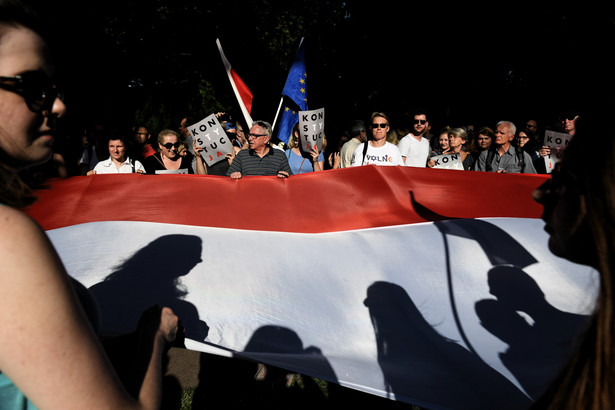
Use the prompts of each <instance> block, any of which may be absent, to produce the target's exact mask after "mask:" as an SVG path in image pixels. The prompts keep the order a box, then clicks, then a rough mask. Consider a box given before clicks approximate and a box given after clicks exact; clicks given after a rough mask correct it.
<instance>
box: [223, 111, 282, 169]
mask: <svg viewBox="0 0 615 410" xmlns="http://www.w3.org/2000/svg"><path fill="white" fill-rule="evenodd" d="M272 132H273V131H272V129H271V125H270V124H269V123H268V122H266V121H256V122H254V124H253V125H252V127H251V128H250V132H249V133H248V134H247V139H248V145H249V149H242V150H240V151H239V152H237V154H236V156H235V159H234V160H233V163H232V164H231V166H230V167H229V169H228V171H227V172H226V175H227V176H229V177H231V178H232V179H241V178H242V177H244V176H247V175H277V177H278V178H288V177H289V176H290V175H292V174H293V173H292V171H291V169H290V165H289V164H288V159H287V158H286V155H284V151H282V150H279V149H276V148H273V147H272V146H271V144H269V141H271V135H272Z"/></svg>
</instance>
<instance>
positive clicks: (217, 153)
mask: <svg viewBox="0 0 615 410" xmlns="http://www.w3.org/2000/svg"><path fill="white" fill-rule="evenodd" d="M188 130H189V131H190V136H191V137H192V139H193V140H194V145H195V146H197V147H200V148H203V151H202V152H201V157H203V160H205V163H206V164H207V165H209V166H211V165H213V164H215V163H216V162H219V161H222V160H223V159H226V154H228V153H230V152H231V150H232V149H233V145H232V143H231V141H230V139H229V138H228V137H227V135H226V132H225V131H224V127H222V125H220V122H219V121H218V119H217V118H216V115H215V114H211V115H210V116H208V117H205V118H203V119H202V120H201V121H199V122H197V123H196V124H192V125H190V126H188Z"/></svg>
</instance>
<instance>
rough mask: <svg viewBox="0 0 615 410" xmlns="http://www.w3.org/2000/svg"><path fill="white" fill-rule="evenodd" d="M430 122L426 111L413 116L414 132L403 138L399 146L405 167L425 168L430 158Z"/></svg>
mask: <svg viewBox="0 0 615 410" xmlns="http://www.w3.org/2000/svg"><path fill="white" fill-rule="evenodd" d="M428 131H429V121H428V120H427V114H426V113H425V112H424V111H417V112H415V113H414V115H413V120H412V131H411V132H410V133H409V134H408V135H406V136H405V137H403V138H402V139H401V140H400V141H399V143H398V144H397V148H399V152H401V158H402V162H403V165H405V166H407V167H425V166H427V160H428V158H429V139H427V137H426V135H427V132H428Z"/></svg>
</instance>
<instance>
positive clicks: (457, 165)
mask: <svg viewBox="0 0 615 410" xmlns="http://www.w3.org/2000/svg"><path fill="white" fill-rule="evenodd" d="M430 159H432V160H434V162H435V165H434V166H433V168H442V169H460V170H463V161H461V153H456V154H444V155H436V156H434V157H431V158H430Z"/></svg>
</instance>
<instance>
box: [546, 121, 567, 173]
mask: <svg viewBox="0 0 615 410" xmlns="http://www.w3.org/2000/svg"><path fill="white" fill-rule="evenodd" d="M571 138H572V135H570V134H564V133H563V132H555V131H551V130H547V131H545V141H544V145H545V146H547V147H549V148H550V149H551V153H550V154H549V155H547V156H546V157H544V161H545V169H546V170H547V174H550V173H551V172H552V171H553V168H554V167H555V164H557V163H558V162H559V161H560V160H561V159H562V155H564V150H565V149H566V147H567V146H568V143H569V142H570V139H571Z"/></svg>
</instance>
